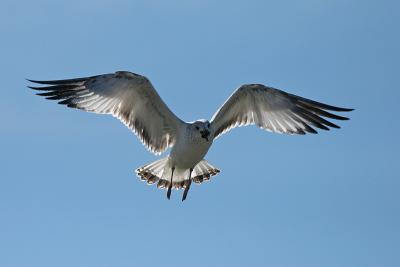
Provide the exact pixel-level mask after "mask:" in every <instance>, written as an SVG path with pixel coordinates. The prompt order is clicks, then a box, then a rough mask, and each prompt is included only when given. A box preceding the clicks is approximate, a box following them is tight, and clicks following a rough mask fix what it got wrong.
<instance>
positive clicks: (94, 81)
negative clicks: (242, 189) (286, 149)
mask: <svg viewBox="0 0 400 267" xmlns="http://www.w3.org/2000/svg"><path fill="white" fill-rule="evenodd" d="M28 81H30V82H32V83H36V84H41V85H44V86H41V87H33V86H28V87H29V88H31V89H34V90H39V91H42V92H40V93H38V95H40V96H44V97H46V99H49V100H57V101H59V102H58V103H59V104H62V105H66V106H67V107H70V108H77V109H81V110H85V111H88V112H94V113H99V114H111V115H112V116H114V117H116V118H118V119H119V120H120V121H122V122H123V123H124V124H125V125H126V126H127V127H128V128H129V129H131V130H132V131H133V132H134V133H135V134H136V135H137V137H138V138H139V139H140V141H142V143H143V145H144V146H145V147H146V148H147V149H148V150H149V151H151V152H153V153H154V154H156V155H159V154H161V153H162V152H164V151H166V150H167V149H168V148H171V150H170V154H169V155H168V156H167V157H165V158H162V159H159V160H157V161H154V162H152V163H150V164H147V165H144V166H142V167H140V168H138V169H137V170H136V173H137V175H138V177H140V179H141V180H143V181H147V183H148V184H155V183H157V187H158V188H163V189H166V190H167V198H168V199H170V196H171V189H172V188H175V189H183V190H184V191H183V195H182V201H184V200H185V199H186V197H187V194H188V192H189V189H190V186H191V183H192V181H193V182H194V183H198V184H200V183H202V182H203V181H207V180H209V179H210V177H211V176H214V175H216V174H218V173H219V172H220V170H219V169H218V168H216V167H214V166H213V165H211V164H210V163H209V162H208V161H206V160H205V159H204V156H205V155H206V154H207V151H208V150H209V149H210V147H211V145H212V144H213V141H214V140H215V139H216V138H218V137H220V136H221V135H223V134H224V133H227V132H228V131H230V130H231V129H233V128H235V127H239V126H245V125H257V126H258V127H260V128H261V129H264V130H267V131H270V132H275V133H285V134H301V135H304V134H306V133H312V134H316V133H317V131H316V130H315V129H314V128H319V129H322V130H329V127H332V128H340V127H339V126H338V125H336V124H334V123H332V122H330V121H328V120H326V119H324V118H323V117H326V118H330V119H336V120H348V118H346V117H343V116H339V115H336V114H333V113H330V112H328V111H336V112H344V111H352V110H353V109H349V108H340V107H335V106H331V105H327V104H323V103H320V102H316V101H313V100H310V99H307V98H303V97H300V96H296V95H293V94H290V93H287V92H284V91H281V90H279V89H275V88H272V87H268V86H265V85H262V84H245V85H242V86H240V87H239V88H238V89H237V90H235V91H234V92H233V94H232V95H231V96H230V97H229V98H228V99H227V100H226V102H225V103H224V104H223V105H222V106H221V107H220V108H219V109H218V110H217V111H216V112H215V114H214V116H213V117H212V118H211V120H210V121H208V120H204V119H200V120H196V121H193V122H184V121H182V120H181V119H179V118H178V117H177V116H176V115H175V114H174V113H173V112H172V111H171V110H170V109H169V108H168V106H167V105H166V104H165V103H164V102H163V100H162V99H161V97H160V96H159V95H158V93H157V92H156V90H155V89H154V87H153V85H152V84H151V82H150V81H149V79H147V78H146V77H144V76H142V75H138V74H135V73H132V72H128V71H117V72H115V73H110V74H103V75H96V76H91V77H85V78H77V79H68V80H53V81H37V80H28Z"/></svg>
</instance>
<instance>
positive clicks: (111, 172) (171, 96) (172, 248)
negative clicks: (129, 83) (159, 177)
mask: <svg viewBox="0 0 400 267" xmlns="http://www.w3.org/2000/svg"><path fill="white" fill-rule="evenodd" d="M399 8H400V5H399V4H398V1H382V0H381V1H347V0H342V1H339V0H338V1H334V0H332V1H330V0H328V1H317V0H307V1H207V0H206V1H178V0H171V1H161V0H160V1H157V0H150V1H63V2H57V1H8V0H6V1H4V0H3V1H1V8H0V34H1V37H0V38H1V49H0V72H1V74H2V75H1V78H2V79H1V80H2V81H1V82H2V85H1V92H2V97H1V98H0V111H1V112H0V120H1V124H0V145H1V153H0V166H1V169H0V176H1V179H0V266H2V267H3V266H4V267H14V266H18V267H20V266H30V267H32V266H40V267H45V266H49V267H50V266H52V267H54V266H96V267H98V266H99V267H102V266H278V267H279V266H296V267H297V266H307V267H311V266H340V267H343V266H363V267H366V266H379V267H380V266H400V253H399V251H400V209H399V203H400V196H399V186H400V182H399V171H400V168H399V163H400V162H399V155H398V152H399V140H398V136H399V132H400V127H399V116H398V115H399V111H398V101H399V97H400V93H399V91H400V90H399V74H400V73H399V69H400V68H399V67H400V66H399V61H400V53H399V47H400V38H399V25H400V24H399V23H400V17H399V14H398V11H399ZM116 70H130V71H133V72H137V73H140V74H143V75H146V76H147V77H149V78H150V79H151V81H152V82H153V84H154V86H155V87H156V89H157V90H158V92H159V94H160V95H161V97H162V98H163V99H164V101H165V102H166V103H167V104H168V105H169V106H170V107H171V109H172V110H173V111H174V112H175V113H176V114H177V115H178V116H180V117H181V118H182V119H184V120H187V121H191V120H195V119H198V118H211V116H212V114H213V113H214V112H215V111H216V109H217V108H218V107H219V106H220V105H221V104H222V103H223V102H224V101H225V99H226V98H227V97H228V96H229V95H230V94H231V93H232V91H233V90H234V89H235V88H237V87H238V86H240V85H241V84H244V83H264V84H266V85H270V86H274V87H277V88H281V89H283V90H286V91H289V92H291V93H294V94H298V95H301V96H304V97H308V98H312V99H315V100H317V101H322V102H326V103H329V104H333V105H337V106H343V107H352V108H355V109H356V111H354V112H352V113H350V114H348V115H349V116H350V117H351V120H350V121H346V122H339V123H340V125H341V126H342V129H340V130H332V131H330V132H322V133H320V134H318V135H307V136H286V135H278V134H271V133H267V132H263V131H261V130H259V129H257V128H256V127H247V128H240V129H235V130H233V131H231V132H230V133H229V134H227V135H224V136H223V137H222V138H220V139H218V140H217V141H216V142H215V144H214V146H213V147H212V149H211V150H210V151H209V153H208V155H207V156H206V158H207V159H208V160H209V161H210V162H211V163H212V164H214V165H215V166H217V167H219V168H220V169H221V170H222V172H221V173H220V175H218V176H216V177H215V178H214V179H213V180H212V181H211V182H209V183H206V184H203V185H201V186H194V187H193V188H192V189H191V192H190V194H189V197H188V200H187V201H185V202H183V203H182V202H181V201H180V197H181V192H179V193H177V192H176V191H173V196H172V200H171V201H168V200H167V199H166V197H165V191H161V190H157V189H156V188H155V187H154V186H151V187H150V186H147V185H146V184H144V183H142V182H140V181H139V180H138V179H137V178H136V177H135V175H134V173H133V171H134V169H135V168H136V167H138V166H141V165H143V164H145V163H148V162H151V161H154V160H156V159H157V157H155V156H153V155H152V154H150V153H148V152H147V151H146V149H145V148H144V147H143V146H142V145H141V143H140V142H139V141H138V140H137V138H136V137H135V136H134V135H133V134H132V133H130V131H129V130H128V129H127V128H125V127H124V126H123V124H121V123H120V122H119V121H117V120H115V119H113V118H112V117H111V116H100V115H96V114H89V113H83V112H80V111H77V110H71V109H66V108H64V107H63V106H60V105H56V104H55V103H52V102H50V101H46V100H44V99H42V98H40V97H37V96H35V95H34V93H33V92H32V91H30V90H29V89H27V88H26V87H25V86H26V85H27V82H26V81H25V80H24V78H31V79H63V78H74V77H82V76H88V75H95V74H101V73H109V72H114V71H116Z"/></svg>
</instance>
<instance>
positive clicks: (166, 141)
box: [28, 71, 183, 154]
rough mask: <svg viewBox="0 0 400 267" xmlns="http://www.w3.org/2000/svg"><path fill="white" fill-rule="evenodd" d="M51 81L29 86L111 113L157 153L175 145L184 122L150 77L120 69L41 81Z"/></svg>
mask: <svg viewBox="0 0 400 267" xmlns="http://www.w3.org/2000/svg"><path fill="white" fill-rule="evenodd" d="M29 81H30V82H32V83H37V84H42V85H48V86H44V87H33V86H28V87H29V88H31V89H34V90H38V91H41V93H38V94H37V95H40V96H44V97H46V99H49V100H59V102H58V103H59V104H62V105H66V106H67V107H70V108H77V109H82V110H85V111H88V112H94V113H100V114H111V115H113V116H114V117H116V118H118V119H119V120H120V121H122V122H123V123H124V124H125V125H126V126H127V127H128V128H129V129H131V130H132V131H133V132H134V133H135V134H136V135H137V136H138V138H139V139H140V140H141V141H142V143H143V144H144V145H145V146H146V147H147V148H148V149H149V150H150V151H151V152H153V153H155V154H160V153H161V152H163V151H165V150H166V149H168V148H169V147H171V146H172V145H173V144H174V142H175V138H176V132H177V130H178V128H179V127H180V125H181V124H182V123H183V122H182V121H181V120H180V119H179V118H178V117H177V116H175V114H174V113H172V111H171V110H170V109H169V108H168V107H167V105H166V104H165V103H164V102H163V101H162V99H161V97H160V96H159V95H158V93H157V92H156V90H155V89H154V87H153V86H152V84H151V83H150V81H149V80H148V79H147V78H146V77H144V76H141V75H138V74H135V73H131V72H127V71H118V72H116V73H111V74H104V75H97V76H91V77H84V78H77V79H68V80H54V81H37V80H29Z"/></svg>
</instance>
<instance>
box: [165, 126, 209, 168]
mask: <svg viewBox="0 0 400 267" xmlns="http://www.w3.org/2000/svg"><path fill="white" fill-rule="evenodd" d="M212 142H213V140H212V138H210V139H209V141H206V140H205V139H204V138H202V137H201V136H200V135H199V133H198V132H192V131H190V128H189V127H186V128H184V129H182V131H181V134H180V135H179V137H178V138H177V140H176V143H175V145H174V147H173V148H172V150H171V154H170V157H171V160H172V161H173V163H174V164H175V166H176V167H178V168H182V169H188V168H193V167H194V166H195V165H196V164H197V163H198V162H199V161H200V160H202V159H203V158H204V156H205V155H206V154H207V151H208V149H209V148H210V146H211V145H212Z"/></svg>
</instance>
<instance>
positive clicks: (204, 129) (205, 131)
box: [191, 120, 212, 142]
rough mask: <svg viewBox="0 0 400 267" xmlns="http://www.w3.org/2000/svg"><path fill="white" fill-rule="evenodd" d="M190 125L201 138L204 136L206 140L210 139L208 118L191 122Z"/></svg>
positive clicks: (210, 132)
mask: <svg viewBox="0 0 400 267" xmlns="http://www.w3.org/2000/svg"><path fill="white" fill-rule="evenodd" d="M191 127H192V129H193V131H194V132H198V134H199V136H201V138H204V139H205V140H206V141H207V142H208V141H210V139H211V134H212V131H211V124H210V122H209V121H208V120H198V121H195V122H192V124H191Z"/></svg>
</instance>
